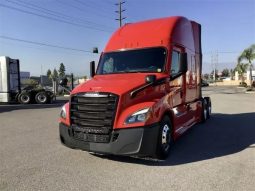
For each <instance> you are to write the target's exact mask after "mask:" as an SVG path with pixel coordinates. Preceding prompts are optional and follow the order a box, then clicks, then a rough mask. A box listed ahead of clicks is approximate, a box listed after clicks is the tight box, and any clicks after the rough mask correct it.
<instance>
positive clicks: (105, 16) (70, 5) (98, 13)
mask: <svg viewBox="0 0 255 191" xmlns="http://www.w3.org/2000/svg"><path fill="white" fill-rule="evenodd" d="M56 1H57V2H58V3H60V4H62V5H65V6H68V7H72V8H74V9H77V10H79V11H81V12H83V13H84V9H82V8H80V7H77V6H74V5H73V4H72V3H69V2H68V3H67V2H64V1H60V0H56ZM93 13H95V10H93ZM96 15H98V16H101V17H103V18H107V19H111V20H112V19H113V18H111V17H108V14H102V11H100V12H97V13H96Z"/></svg>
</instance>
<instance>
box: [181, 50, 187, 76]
mask: <svg viewBox="0 0 255 191" xmlns="http://www.w3.org/2000/svg"><path fill="white" fill-rule="evenodd" d="M180 64H181V66H180V72H181V73H182V74H183V73H186V72H187V70H188V57H187V53H181V54H180Z"/></svg>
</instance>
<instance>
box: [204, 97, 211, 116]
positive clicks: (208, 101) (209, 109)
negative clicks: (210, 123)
mask: <svg viewBox="0 0 255 191" xmlns="http://www.w3.org/2000/svg"><path fill="white" fill-rule="evenodd" d="M204 99H205V100H206V102H207V119H210V117H211V113H212V102H211V98H210V97H205V98H204Z"/></svg>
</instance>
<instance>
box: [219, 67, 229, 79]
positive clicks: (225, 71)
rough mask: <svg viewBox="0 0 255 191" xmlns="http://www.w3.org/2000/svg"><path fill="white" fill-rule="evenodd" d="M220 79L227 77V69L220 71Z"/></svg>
mask: <svg viewBox="0 0 255 191" xmlns="http://www.w3.org/2000/svg"><path fill="white" fill-rule="evenodd" d="M221 73H222V77H229V69H227V68H225V69H224V70H222V72H221Z"/></svg>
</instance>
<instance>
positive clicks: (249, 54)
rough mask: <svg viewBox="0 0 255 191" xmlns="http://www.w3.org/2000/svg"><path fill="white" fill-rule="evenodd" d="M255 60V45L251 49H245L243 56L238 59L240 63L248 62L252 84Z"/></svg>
mask: <svg viewBox="0 0 255 191" xmlns="http://www.w3.org/2000/svg"><path fill="white" fill-rule="evenodd" d="M254 59H255V44H253V45H251V46H250V47H249V48H246V49H244V51H243V52H242V53H241V55H240V56H239V57H238V63H241V62H242V61H248V65H249V68H250V77H249V78H250V84H252V63H251V62H252V60H254Z"/></svg>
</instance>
